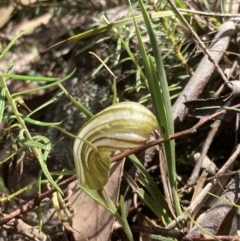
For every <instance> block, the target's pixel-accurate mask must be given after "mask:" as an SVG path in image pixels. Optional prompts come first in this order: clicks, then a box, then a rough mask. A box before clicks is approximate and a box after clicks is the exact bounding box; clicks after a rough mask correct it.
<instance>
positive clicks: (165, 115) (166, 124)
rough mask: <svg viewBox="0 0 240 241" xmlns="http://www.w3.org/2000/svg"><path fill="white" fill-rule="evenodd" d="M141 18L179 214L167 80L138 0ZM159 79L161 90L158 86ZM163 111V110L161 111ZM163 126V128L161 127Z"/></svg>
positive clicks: (149, 75) (155, 44) (158, 52)
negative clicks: (148, 40) (150, 55)
mask: <svg viewBox="0 0 240 241" xmlns="http://www.w3.org/2000/svg"><path fill="white" fill-rule="evenodd" d="M138 3H139V6H140V9H141V12H142V14H143V19H144V22H145V24H146V27H147V31H148V34H149V37H150V42H151V46H152V50H153V55H154V59H155V63H156V68H157V73H158V77H159V80H158V77H157V75H156V72H155V68H154V65H153V62H152V59H151V58H150V57H149V58H148V65H146V66H145V68H146V69H147V68H149V69H148V70H146V72H147V78H148V84H149V89H150V92H151V94H152V101H153V106H154V109H155V111H156V117H157V120H158V122H159V125H160V133H161V135H162V137H163V138H164V140H165V142H164V143H163V150H164V154H165V158H166V162H167V170H168V175H169V182H170V186H171V189H172V197H173V202H174V206H175V209H176V213H177V215H179V214H181V206H180V202H179V198H178V194H177V184H176V167H175V166H176V163H175V162H176V161H175V146H174V145H175V144H174V141H170V140H169V135H171V134H173V133H174V126H173V117H172V106H171V101H170V95H169V89H168V82H167V78H166V74H165V69H164V65H163V62H162V57H161V52H160V48H159V46H158V42H157V39H156V36H155V34H154V30H153V27H152V25H151V22H150V18H149V15H148V13H147V12H146V9H145V7H144V5H143V2H142V1H141V0H138ZM159 81H160V86H161V90H160V88H159ZM163 111H164V112H163ZM162 128H164V129H162Z"/></svg>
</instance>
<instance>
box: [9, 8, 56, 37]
mask: <svg viewBox="0 0 240 241" xmlns="http://www.w3.org/2000/svg"><path fill="white" fill-rule="evenodd" d="M51 18H52V13H50V12H49V13H45V14H43V15H41V16H40V17H38V18H34V19H32V20H28V19H25V20H24V21H22V22H21V23H20V24H19V25H18V26H17V27H16V28H15V29H14V30H13V33H14V35H17V34H19V33H20V32H21V31H23V30H27V29H31V28H36V27H38V26H40V25H41V24H45V25H46V24H48V22H49V20H50V19H51ZM29 34H30V32H29Z"/></svg>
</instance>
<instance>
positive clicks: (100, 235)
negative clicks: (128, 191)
mask: <svg viewBox="0 0 240 241" xmlns="http://www.w3.org/2000/svg"><path fill="white" fill-rule="evenodd" d="M123 165H124V161H120V162H116V163H114V164H112V169H111V176H110V178H109V180H108V183H107V185H106V186H105V189H106V191H107V193H108V196H109V197H110V198H111V199H112V200H113V201H114V202H115V203H116V202H117V200H118V195H119V188H120V183H121V177H122V169H123ZM69 188H70V189H72V190H73V192H74V194H73V195H72V196H71V197H70V199H69V201H70V204H71V205H72V207H73V208H74V210H75V211H76V214H75V216H74V217H73V219H72V228H73V229H74V230H75V233H74V234H73V236H74V238H75V240H77V241H86V240H91V241H107V240H110V237H111V232H112V226H113V222H114V218H113V216H112V215H111V214H110V213H109V212H108V211H107V210H106V209H104V208H103V207H102V206H101V205H100V204H98V203H97V202H96V201H94V200H93V199H92V198H91V197H89V196H88V195H87V194H85V193H84V192H83V191H82V190H81V189H80V188H79V187H78V186H77V185H76V183H72V184H70V185H69Z"/></svg>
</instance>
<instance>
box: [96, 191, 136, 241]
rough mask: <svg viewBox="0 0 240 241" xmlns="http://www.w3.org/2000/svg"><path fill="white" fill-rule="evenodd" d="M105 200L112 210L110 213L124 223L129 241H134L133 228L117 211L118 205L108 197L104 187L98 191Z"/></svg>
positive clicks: (106, 205) (123, 226)
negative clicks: (131, 228)
mask: <svg viewBox="0 0 240 241" xmlns="http://www.w3.org/2000/svg"><path fill="white" fill-rule="evenodd" d="M97 192H98V193H99V195H100V196H101V198H102V200H103V201H104V204H105V207H106V208H107V209H108V210H109V211H110V213H111V214H112V215H113V216H114V217H115V218H116V219H117V220H118V222H119V223H120V224H121V225H122V228H123V230H124V232H125V233H126V235H127V237H128V240H129V241H134V239H133V236H132V233H131V230H130V228H129V225H128V223H127V220H125V221H124V219H123V218H122V217H121V215H120V214H119V213H118V212H117V209H116V206H115V204H114V203H113V201H112V200H111V199H110V198H109V197H108V195H107V193H106V191H105V189H104V188H102V189H100V190H98V191H97Z"/></svg>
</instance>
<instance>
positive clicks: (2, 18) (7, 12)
mask: <svg viewBox="0 0 240 241" xmlns="http://www.w3.org/2000/svg"><path fill="white" fill-rule="evenodd" d="M13 10H14V7H13V6H9V7H6V8H1V9H0V29H1V28H2V27H3V26H5V24H6V23H7V22H8V21H9V20H10V18H11V17H12V12H13Z"/></svg>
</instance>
